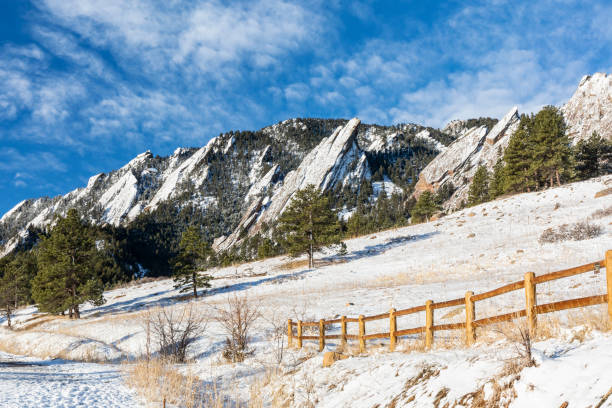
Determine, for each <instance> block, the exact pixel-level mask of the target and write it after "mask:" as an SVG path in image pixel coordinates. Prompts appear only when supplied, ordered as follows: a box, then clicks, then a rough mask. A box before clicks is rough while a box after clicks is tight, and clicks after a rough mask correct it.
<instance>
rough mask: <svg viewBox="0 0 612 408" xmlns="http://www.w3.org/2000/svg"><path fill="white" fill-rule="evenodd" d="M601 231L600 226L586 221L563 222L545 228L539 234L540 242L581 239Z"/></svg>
mask: <svg viewBox="0 0 612 408" xmlns="http://www.w3.org/2000/svg"><path fill="white" fill-rule="evenodd" d="M601 233H602V228H601V226H599V225H596V224H589V223H588V222H587V221H581V222H577V223H575V224H572V225H569V224H563V225H561V226H559V227H557V228H556V229H555V228H547V229H545V230H544V232H542V235H540V239H539V242H540V244H546V243H553V242H563V241H570V240H572V241H582V240H585V239H591V238H595V237H597V236H599V235H601Z"/></svg>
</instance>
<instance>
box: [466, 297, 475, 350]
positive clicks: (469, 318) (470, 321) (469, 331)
mask: <svg viewBox="0 0 612 408" xmlns="http://www.w3.org/2000/svg"><path fill="white" fill-rule="evenodd" d="M472 296H474V292H472V291H467V292H465V343H466V344H467V345H468V346H471V345H472V344H474V341H475V340H476V332H475V330H474V316H475V315H476V305H475V303H474V301H473V300H472Z"/></svg>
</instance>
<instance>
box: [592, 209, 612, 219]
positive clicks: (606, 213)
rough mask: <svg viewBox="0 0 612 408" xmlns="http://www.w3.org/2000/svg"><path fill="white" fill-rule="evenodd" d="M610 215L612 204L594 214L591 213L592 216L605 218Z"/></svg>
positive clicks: (611, 213)
mask: <svg viewBox="0 0 612 408" xmlns="http://www.w3.org/2000/svg"><path fill="white" fill-rule="evenodd" d="M610 215H612V206H610V207H608V208H602V209H600V210H597V211H595V212H594V213H593V214H591V218H604V217H609V216H610Z"/></svg>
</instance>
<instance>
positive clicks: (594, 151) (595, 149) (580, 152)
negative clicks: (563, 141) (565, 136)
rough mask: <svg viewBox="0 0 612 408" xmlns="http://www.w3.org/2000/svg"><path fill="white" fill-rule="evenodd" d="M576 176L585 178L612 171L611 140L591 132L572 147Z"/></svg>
mask: <svg viewBox="0 0 612 408" xmlns="http://www.w3.org/2000/svg"><path fill="white" fill-rule="evenodd" d="M574 157H575V161H576V168H575V170H576V177H577V178H578V179H579V180H586V179H588V178H592V177H598V176H602V175H604V174H608V173H610V172H612V142H610V141H608V140H606V139H603V138H602V137H601V136H599V135H598V134H597V132H593V134H592V135H591V137H589V138H588V139H586V140H581V141H579V142H578V143H577V144H576V146H575V147H574Z"/></svg>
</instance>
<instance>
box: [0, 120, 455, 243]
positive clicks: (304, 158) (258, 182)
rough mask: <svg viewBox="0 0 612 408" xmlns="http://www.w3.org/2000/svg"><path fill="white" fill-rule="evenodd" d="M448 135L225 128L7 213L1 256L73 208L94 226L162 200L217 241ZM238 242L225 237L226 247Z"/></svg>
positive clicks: (415, 130)
mask: <svg viewBox="0 0 612 408" xmlns="http://www.w3.org/2000/svg"><path fill="white" fill-rule="evenodd" d="M343 128H344V129H345V130H342V129H343ZM334 132H335V133H334ZM332 133H333V134H332ZM450 140H452V137H450V136H447V135H445V134H443V133H442V132H440V131H435V130H434V129H427V128H424V127H422V126H418V125H398V126H392V127H385V126H377V125H365V124H361V123H360V122H359V120H357V119H354V120H352V121H346V120H328V119H291V120H287V121H285V122H281V123H278V124H276V125H274V126H270V127H267V128H264V129H261V130H260V131H257V132H249V131H246V132H229V133H225V134H222V135H219V136H218V137H215V138H213V139H212V140H210V141H209V142H208V143H207V144H206V145H205V146H204V147H202V148H199V149H198V148H179V149H176V151H175V152H174V153H173V154H172V155H171V156H169V157H159V156H154V155H153V154H152V153H151V152H145V153H142V154H140V155H138V156H137V157H135V158H134V159H133V160H131V161H130V162H129V163H127V164H126V165H125V166H123V167H122V168H120V169H118V170H115V171H112V172H110V173H101V174H97V175H95V176H93V177H91V178H90V179H89V182H88V183H87V186H85V187H83V188H78V189H76V190H74V191H71V192H69V193H68V194H66V195H64V196H58V197H54V198H48V197H43V198H39V199H32V200H26V201H23V202H21V203H19V204H17V205H16V206H15V207H14V208H13V209H12V210H10V211H9V212H8V213H6V214H5V215H4V216H3V217H2V219H0V245H2V246H3V248H2V249H1V250H0V254H5V253H7V252H8V251H10V250H12V249H13V248H14V247H15V245H17V244H18V243H19V242H20V240H22V239H23V238H24V237H25V236H26V235H27V229H28V227H37V228H40V227H43V226H45V225H47V224H49V223H51V222H52V221H53V217H54V216H55V215H56V214H60V215H62V214H64V213H65V212H66V211H67V210H68V209H69V208H77V209H79V210H80V211H81V212H82V213H84V214H85V215H86V216H87V217H88V218H89V220H90V221H92V222H94V223H96V224H105V223H107V224H111V225H114V226H119V225H123V226H126V225H128V224H130V223H131V222H132V221H134V220H135V219H136V218H137V217H139V216H141V215H143V214H145V215H146V214H149V213H151V212H153V211H155V210H156V209H158V208H159V207H160V206H161V207H163V206H168V205H169V206H171V207H173V208H185V207H189V206H191V207H192V208H194V210H193V211H196V212H199V213H200V214H213V215H211V216H210V217H209V218H208V219H207V222H209V223H210V222H211V220H218V221H217V224H216V225H212V226H211V228H210V234H209V235H211V236H212V238H216V237H218V236H220V235H230V234H231V233H232V232H233V231H236V230H238V228H242V227H244V226H245V225H247V224H249V223H252V222H253V221H254V219H253V217H252V215H253V214H254V212H257V213H258V214H259V212H260V211H261V210H262V209H263V208H264V207H265V208H266V209H267V208H268V207H270V210H266V212H265V213H266V214H265V215H264V216H263V217H262V219H264V220H267V221H270V220H273V219H274V218H275V217H276V216H277V215H278V213H279V211H282V208H283V207H284V205H285V203H286V200H287V199H289V198H290V197H291V195H292V194H293V192H294V191H295V189H296V188H300V187H303V186H305V185H306V184H308V183H314V184H316V185H317V186H319V187H321V188H323V189H327V188H330V187H333V186H336V185H337V184H338V183H341V184H342V185H345V186H353V187H354V188H357V187H358V186H359V183H360V180H361V179H363V178H369V177H370V174H371V172H370V167H369V161H370V160H375V161H376V162H377V163H379V164H380V163H381V162H384V163H387V164H389V165H390V166H393V165H394V163H396V162H398V161H399V160H412V158H413V155H414V149H417V150H418V151H419V157H420V158H421V160H423V157H433V156H435V154H437V152H438V151H440V150H441V149H443V148H444V144H442V143H441V142H440V141H443V142H445V143H448V142H449V141H450ZM413 148H414V149H413ZM423 152H424V153H423ZM424 165H425V163H423V164H422V166H424ZM417 170H419V169H418V168H417ZM398 173H399V172H398ZM276 194H280V195H279V196H278V197H275V198H274V199H273V200H271V201H270V199H271V198H273V197H274V196H275V195H276ZM266 200H268V201H266ZM264 201H265V203H264ZM219 220H220V221H219ZM245 223H246V224H245ZM239 225H240V227H239ZM249 225H250V224H249ZM234 242H235V239H233V238H232V239H229V240H225V244H224V247H225V248H227V247H229V246H231V245H232V244H233V243H234Z"/></svg>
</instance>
